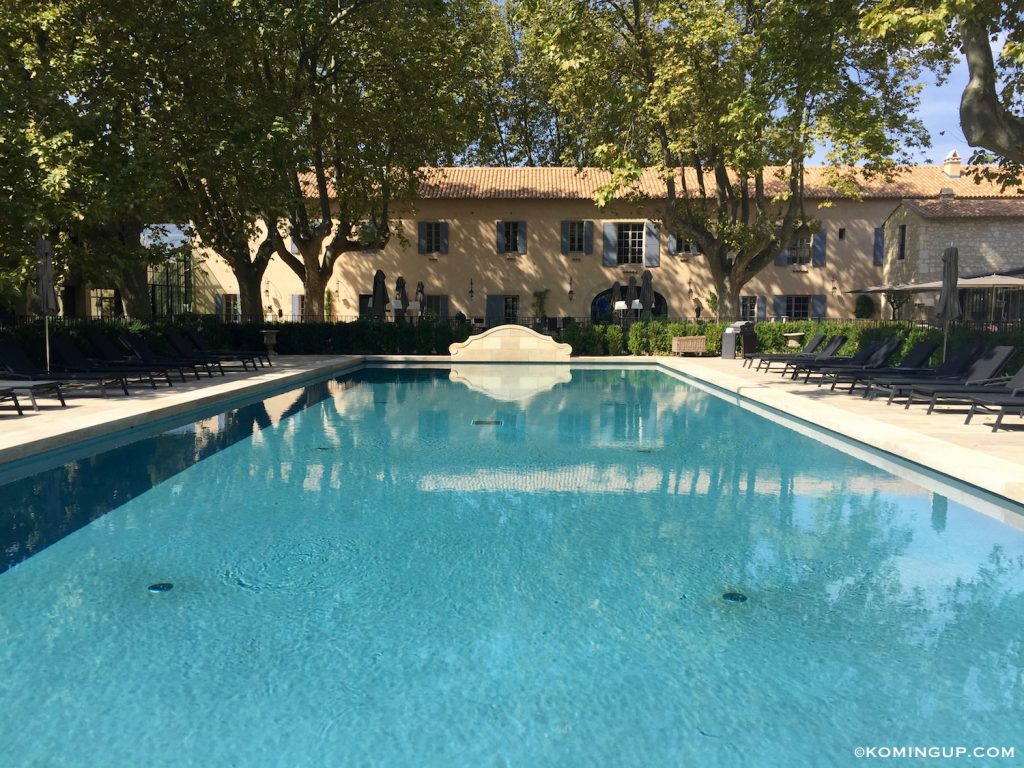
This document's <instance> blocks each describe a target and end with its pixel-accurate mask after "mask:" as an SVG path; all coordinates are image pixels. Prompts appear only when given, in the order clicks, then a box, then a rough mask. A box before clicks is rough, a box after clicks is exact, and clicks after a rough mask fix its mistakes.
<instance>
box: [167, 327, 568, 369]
mask: <svg viewBox="0 0 1024 768" xmlns="http://www.w3.org/2000/svg"><path fill="white" fill-rule="evenodd" d="M550 319H552V320H555V318H550ZM549 330H550V328H549ZM185 335H186V336H188V338H189V339H191V340H192V343H193V344H194V345H195V347H196V349H197V350H199V352H201V353H203V354H209V355H253V356H255V359H256V360H259V363H260V365H261V366H263V365H264V364H266V365H269V366H271V367H273V363H271V362H270V353H269V352H267V351H266V350H263V351H260V350H252V351H248V350H244V349H215V348H214V347H213V345H212V344H210V342H208V341H207V340H206V338H205V337H204V336H203V334H201V333H200V332H199V331H185ZM253 367H255V366H253Z"/></svg>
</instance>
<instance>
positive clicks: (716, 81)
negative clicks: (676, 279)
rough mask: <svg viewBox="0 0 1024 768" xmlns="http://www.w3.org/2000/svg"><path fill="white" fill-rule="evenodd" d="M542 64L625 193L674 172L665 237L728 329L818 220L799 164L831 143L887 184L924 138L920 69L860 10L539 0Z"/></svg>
mask: <svg viewBox="0 0 1024 768" xmlns="http://www.w3.org/2000/svg"><path fill="white" fill-rule="evenodd" d="M529 6H530V8H531V11H532V13H531V16H530V18H531V19H532V23H533V24H534V27H535V30H536V39H537V40H538V44H537V49H536V50H537V55H543V56H547V57H549V59H550V60H551V61H552V62H553V64H554V65H555V66H557V67H558V69H559V71H560V73H561V75H562V76H561V78H560V79H559V80H558V82H557V83H556V84H555V85H554V87H553V89H552V92H551V98H552V100H553V101H555V102H556V103H557V104H559V105H560V107H561V108H563V109H565V110H568V111H575V112H577V113H579V114H587V115H591V116H592V119H591V120H590V121H589V122H588V123H586V124H585V129H586V130H587V135H586V137H585V138H586V140H587V141H588V142H589V144H590V146H591V147H592V148H593V152H594V155H595V156H596V157H597V158H598V159H599V160H600V162H601V164H602V165H604V166H606V167H608V168H609V169H612V171H613V174H612V178H613V182H612V185H611V186H610V187H609V188H607V189H605V190H604V191H603V193H602V194H601V195H600V196H599V198H598V203H599V204H606V203H608V202H610V201H611V200H612V199H614V198H615V197H616V196H618V195H623V194H626V195H629V194H630V192H631V190H632V189H634V187H633V183H634V182H635V181H636V179H637V178H638V177H639V174H640V171H641V170H642V169H643V168H644V167H647V166H654V167H656V168H659V169H660V170H661V171H662V173H663V174H664V178H665V184H666V188H667V201H666V205H665V210H664V214H663V220H664V224H665V226H667V227H669V228H670V229H671V231H673V232H676V233H678V234H679V235H680V236H682V237H684V238H685V239H687V240H689V241H690V242H692V243H694V244H695V245H696V246H697V248H698V249H699V250H700V252H701V253H702V254H703V257H704V259H705V260H706V262H707V265H708V268H709V270H710V273H711V276H712V278H713V280H714V283H715V287H716V291H717V293H718V296H719V307H720V310H719V312H720V316H722V317H724V318H733V317H735V316H736V315H737V313H738V309H739V293H740V290H741V289H742V287H743V286H744V285H745V284H746V283H747V282H749V281H750V280H751V279H752V278H753V277H754V276H755V275H757V274H758V272H760V271H761V270H762V269H763V268H764V267H766V266H767V265H769V264H771V263H773V261H774V260H775V259H776V258H777V257H778V256H779V254H780V253H781V252H782V251H783V250H784V249H785V248H787V247H788V246H789V244H790V243H791V242H792V241H793V240H794V239H795V238H796V237H798V236H801V235H804V234H807V233H809V232H810V231H812V230H813V228H814V226H815V222H814V220H813V218H812V217H811V216H809V215H808V213H807V212H806V210H805V207H804V166H805V163H806V160H807V158H808V157H809V156H810V155H811V154H813V152H814V149H815V146H816V145H817V144H819V143H827V144H828V145H829V146H830V151H829V159H830V162H831V163H833V164H835V165H836V166H837V170H836V171H835V173H834V174H833V179H832V180H833V182H834V183H835V184H836V185H837V187H839V188H841V189H843V191H845V192H847V193H850V192H855V189H856V187H855V184H854V179H853V178H851V175H850V174H844V173H843V172H841V171H840V170H839V169H838V166H844V165H851V164H853V163H861V164H863V166H864V167H863V169H862V171H861V173H871V172H878V173H887V172H890V171H891V170H892V169H893V168H894V166H895V165H896V163H897V162H898V161H901V160H907V161H909V159H910V155H909V152H910V151H911V150H912V149H913V148H915V147H919V146H922V145H925V144H926V143H927V141H928V139H927V134H926V133H925V131H924V129H923V127H922V125H921V124H920V122H919V121H917V120H916V119H914V118H913V117H911V116H912V115H913V113H914V109H915V107H916V102H917V96H916V94H917V89H916V87H915V86H914V79H915V77H916V75H917V74H918V71H919V61H918V60H917V59H916V58H915V57H914V56H913V55H912V49H911V47H910V45H909V44H908V39H907V38H908V35H904V36H898V35H893V36H892V37H889V38H884V39H883V38H880V37H878V36H876V35H872V34H869V33H868V32H866V31H865V30H864V29H863V28H862V25H861V19H862V14H863V12H864V6H865V4H864V3H862V2H853V1H852V0H838V1H837V2H830V3H817V2H790V3H750V2H734V1H728V2H719V0H683V1H682V2H666V1H664V0H532V2H530V3H529Z"/></svg>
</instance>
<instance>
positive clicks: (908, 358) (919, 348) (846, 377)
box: [818, 341, 939, 392]
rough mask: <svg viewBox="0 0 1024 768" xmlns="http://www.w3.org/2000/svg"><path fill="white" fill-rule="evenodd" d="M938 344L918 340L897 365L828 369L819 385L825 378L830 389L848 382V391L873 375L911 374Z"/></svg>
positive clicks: (925, 360) (918, 368) (924, 361)
mask: <svg viewBox="0 0 1024 768" xmlns="http://www.w3.org/2000/svg"><path fill="white" fill-rule="evenodd" d="M938 347H939V344H938V342H935V341H919V342H917V344H915V345H914V346H913V347H911V348H910V351H909V352H907V354H906V355H904V357H903V360H902V362H900V364H899V365H897V366H893V367H891V368H883V367H879V368H861V369H856V370H850V369H846V370H839V369H837V370H834V371H830V372H829V373H828V374H827V376H825V377H822V381H821V382H819V384H818V385H819V386H820V385H821V384H823V383H824V381H825V379H831V380H832V386H831V389H835V388H836V385H837V384H845V383H847V382H849V383H850V388H849V389H848V390H847V391H848V392H853V389H854V387H856V386H857V383H858V382H861V381H865V380H867V378H868V377H874V376H879V375H883V376H884V375H887V374H892V375H900V374H901V373H903V374H911V373H913V372H914V371H919V370H922V368H921V366H923V365H924V364H925V363H927V362H928V359H929V358H930V357H931V356H932V355H933V354H934V353H935V350H936V349H938Z"/></svg>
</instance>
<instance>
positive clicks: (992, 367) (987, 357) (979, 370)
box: [872, 346, 1014, 407]
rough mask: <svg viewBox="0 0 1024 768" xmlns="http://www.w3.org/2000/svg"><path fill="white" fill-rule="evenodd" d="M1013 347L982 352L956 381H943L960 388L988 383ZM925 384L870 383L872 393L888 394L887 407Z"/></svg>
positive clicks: (1007, 358)
mask: <svg viewBox="0 0 1024 768" xmlns="http://www.w3.org/2000/svg"><path fill="white" fill-rule="evenodd" d="M1013 352H1014V349H1013V347H1009V346H1003V347H993V348H992V349H988V350H985V351H984V352H982V353H981V354H980V355H979V356H978V357H977V358H975V359H974V361H973V362H972V363H971V365H970V367H968V369H967V371H966V372H965V373H964V374H963V375H962V376H960V377H959V378H958V379H956V380H950V379H944V380H943V381H944V382H946V383H949V384H957V385H960V386H961V387H962V386H964V385H965V384H971V383H978V382H983V381H989V380H990V379H993V378H995V377H996V376H997V375H998V374H999V372H1000V371H1002V370H1003V368H1005V367H1006V364H1007V363H1008V362H1009V361H1010V358H1011V357H1012V356H1013ZM934 383H935V384H941V383H943V382H940V381H935V382H934ZM926 385H927V382H923V381H921V380H920V379H913V378H911V379H910V380H907V381H899V380H889V381H887V382H884V383H880V384H876V383H872V391H873V392H888V393H889V399H888V400H887V401H886V404H887V405H892V402H893V400H895V399H897V398H903V397H907V396H908V395H909V394H910V392H911V390H913V389H914V387H921V386H926ZM908 407H909V401H908Z"/></svg>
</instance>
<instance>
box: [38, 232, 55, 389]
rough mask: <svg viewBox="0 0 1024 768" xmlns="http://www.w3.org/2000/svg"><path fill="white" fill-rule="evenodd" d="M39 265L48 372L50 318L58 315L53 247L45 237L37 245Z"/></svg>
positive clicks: (40, 296)
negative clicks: (54, 287)
mask: <svg viewBox="0 0 1024 768" xmlns="http://www.w3.org/2000/svg"><path fill="white" fill-rule="evenodd" d="M36 253H37V254H38V256H39V263H38V264H36V276H37V283H36V292H37V293H38V294H39V311H40V312H42V313H43V335H44V338H45V340H46V370H47V371H49V370H50V316H51V315H56V314H57V310H58V306H57V292H56V291H55V290H54V289H53V261H52V259H53V247H52V246H51V245H50V241H49V240H47V239H46V238H45V237H40V238H39V242H37V243H36Z"/></svg>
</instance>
